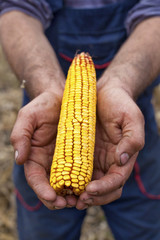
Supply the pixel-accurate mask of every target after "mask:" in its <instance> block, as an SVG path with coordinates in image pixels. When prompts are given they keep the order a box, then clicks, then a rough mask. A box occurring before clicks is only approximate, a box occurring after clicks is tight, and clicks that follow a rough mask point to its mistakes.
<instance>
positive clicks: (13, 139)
mask: <svg viewBox="0 0 160 240" xmlns="http://www.w3.org/2000/svg"><path fill="white" fill-rule="evenodd" d="M10 142H11V143H12V145H14V144H15V142H16V138H15V136H14V135H13V134H11V136H10Z"/></svg>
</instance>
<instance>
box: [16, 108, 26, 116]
mask: <svg viewBox="0 0 160 240" xmlns="http://www.w3.org/2000/svg"><path fill="white" fill-rule="evenodd" d="M24 113H25V110H24V108H21V109H20V110H19V112H18V117H22V116H24Z"/></svg>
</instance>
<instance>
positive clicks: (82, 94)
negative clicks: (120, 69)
mask: <svg viewBox="0 0 160 240" xmlns="http://www.w3.org/2000/svg"><path fill="white" fill-rule="evenodd" d="M95 124H96V73H95V69H94V64H93V61H92V59H91V57H90V56H89V54H87V53H81V54H78V55H76V56H75V58H74V59H73V61H72V64H71V66H70V68H69V71H68V76H67V80H66V84H65V90H64V95H63V99H62V106H61V113H60V119H59V124H58V133H57V139H56V147H55V152H54V156H53V161H52V166H51V174H50V185H51V186H52V187H53V188H54V190H55V191H56V192H57V194H58V195H63V196H64V195H66V194H75V195H80V194H81V193H82V192H83V191H84V190H85V187H86V186H87V184H88V183H89V182H90V181H91V178H92V172H93V155H94V145H95Z"/></svg>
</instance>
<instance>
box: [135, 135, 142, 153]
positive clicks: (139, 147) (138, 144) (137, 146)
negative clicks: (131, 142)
mask: <svg viewBox="0 0 160 240" xmlns="http://www.w3.org/2000/svg"><path fill="white" fill-rule="evenodd" d="M135 146H136V149H137V150H138V151H139V150H141V149H142V148H143V147H144V138H143V137H142V136H139V137H137V139H136V142H135Z"/></svg>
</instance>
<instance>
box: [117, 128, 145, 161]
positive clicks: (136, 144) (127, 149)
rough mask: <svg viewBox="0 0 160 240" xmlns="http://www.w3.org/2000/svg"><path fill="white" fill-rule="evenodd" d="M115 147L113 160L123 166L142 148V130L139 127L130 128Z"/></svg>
mask: <svg viewBox="0 0 160 240" xmlns="http://www.w3.org/2000/svg"><path fill="white" fill-rule="evenodd" d="M135 128H136V130H135ZM130 129H131V130H129V131H127V132H125V135H124V136H122V139H121V140H120V142H119V143H118V145H117V148H116V151H115V160H116V162H117V164H118V165H125V164H126V163H127V162H128V161H129V159H130V158H131V157H132V156H133V155H134V154H135V153H137V152H139V151H140V150H141V149H142V148H143V146H144V128H143V127H142V126H141V125H138V124H137V125H136V127H135V125H134V126H130Z"/></svg>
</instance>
